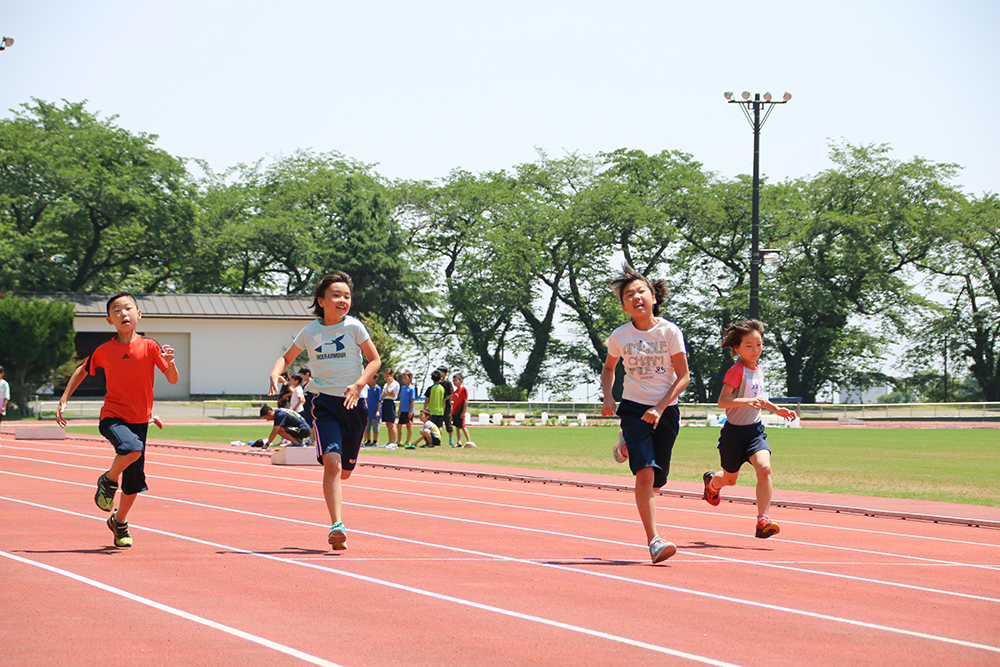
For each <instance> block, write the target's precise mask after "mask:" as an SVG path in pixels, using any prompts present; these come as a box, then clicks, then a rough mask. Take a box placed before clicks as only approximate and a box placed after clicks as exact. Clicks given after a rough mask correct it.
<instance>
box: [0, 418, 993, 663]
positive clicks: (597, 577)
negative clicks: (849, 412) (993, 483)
mask: <svg viewBox="0 0 1000 667" xmlns="http://www.w3.org/2000/svg"><path fill="white" fill-rule="evenodd" d="M0 444H2V447H0V526H2V531H0V582H2V586H0V615H2V622H0V663H2V664H4V665H18V666H32V665H58V664H66V665H93V664H125V665H143V666H144V667H145V666H154V665H184V666H188V665H237V664H252V665H255V666H257V665H298V664H316V665H344V666H347V667H354V666H360V665H380V666H381V665H446V666H451V665H477V666H480V665H483V666H488V665H503V666H504V667H510V666H511V665H572V666H574V667H577V666H579V665H612V664H615V665H618V664H667V665H686V664H709V665H746V666H758V665H759V666H765V665H795V666H797V667H801V666H803V665H804V666H811V665H879V666H883V665H886V664H893V665H949V666H952V665H990V664H992V665H996V664H1000V531H996V530H989V529H977V528H968V527H962V526H951V525H939V524H933V523H922V522H920V523H914V522H909V521H894V520H888V519H878V518H871V517H865V516H853V515H842V514H833V513H820V512H807V511H802V510H785V511H781V510H779V511H776V512H774V513H773V518H774V519H775V520H777V521H778V522H779V523H780V524H781V526H782V531H781V534H780V535H778V536H777V537H775V538H772V539H770V540H766V541H764V540H757V539H754V537H753V523H754V518H753V515H754V512H753V508H752V507H748V506H738V505H730V506H728V507H727V506H726V505H723V506H721V507H719V508H711V507H710V506H708V505H707V504H706V503H704V502H703V501H700V500H693V499H686V498H670V497H664V498H660V499H658V513H659V520H660V527H661V532H662V533H663V534H664V535H665V536H666V537H667V538H668V539H670V540H672V541H673V542H674V543H676V544H677V546H678V553H677V555H676V556H675V557H674V558H672V559H671V560H669V561H666V562H665V563H663V564H661V565H657V566H653V565H651V564H650V563H649V557H648V552H647V550H646V546H645V544H644V541H643V539H642V538H643V535H642V530H641V527H640V526H639V523H638V519H637V514H636V509H635V506H634V504H633V502H632V498H631V496H630V495H628V494H625V493H618V492H614V491H607V490H600V489H593V488H577V487H571V486H551V485H540V484H523V483H518V482H510V481H504V480H494V479H477V478H467V477H455V476H443V475H427V474H421V473H415V472H406V471H397V470H385V469H380V468H365V467H362V468H359V470H358V471H357V473H356V474H355V476H354V477H353V478H352V479H351V480H349V482H348V483H347V484H346V485H345V492H344V496H345V522H346V524H347V527H348V535H349V540H348V547H349V548H348V549H347V550H346V551H343V552H337V553H333V552H331V551H330V550H329V547H328V545H327V543H326V533H327V530H328V525H327V518H328V517H327V516H326V510H325V506H324V503H323V501H322V491H321V487H320V481H319V480H320V475H321V471H320V469H319V468H317V467H303V468H293V467H278V466H271V465H270V464H269V463H268V462H267V460H265V459H258V458H252V457H242V456H241V457H237V456H233V455H229V454H216V453H206V452H195V451H186V450H167V449H161V448H155V449H152V450H151V451H150V453H149V454H148V455H147V456H148V459H149V460H148V462H147V476H148V478H149V485H150V491H149V492H148V493H146V494H143V495H142V496H141V497H140V498H139V499H138V501H137V502H136V505H135V508H134V509H133V512H132V514H131V515H130V517H129V518H130V524H131V527H132V535H133V537H134V538H135V546H133V547H132V548H131V549H116V548H115V547H113V546H111V533H110V531H109V530H108V529H107V527H106V526H104V521H105V519H106V518H107V514H105V513H103V512H101V511H100V510H98V509H97V508H96V507H95V505H94V503H93V495H94V483H95V481H96V479H97V477H98V475H99V474H100V473H101V472H102V471H103V470H104V469H105V468H106V467H107V465H108V462H109V460H110V451H111V450H110V447H109V446H108V445H107V444H106V443H102V442H97V441H91V442H88V441H64V442H53V443H47V442H32V441H14V440H12V439H11V438H10V437H9V436H4V437H3V441H2V443H0ZM671 485H672V484H668V487H669V486H671ZM828 504H831V505H836V504H847V503H843V502H842V501H840V500H839V499H838V498H837V497H829V499H828ZM977 509H978V510H980V511H982V508H977Z"/></svg>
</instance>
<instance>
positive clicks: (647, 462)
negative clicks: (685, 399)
mask: <svg viewBox="0 0 1000 667" xmlns="http://www.w3.org/2000/svg"><path fill="white" fill-rule="evenodd" d="M650 407H652V406H649V405H642V404H640V403H636V402H635V401H629V400H622V402H621V403H619V404H618V416H619V417H621V420H622V434H623V435H624V436H625V445H626V446H627V447H628V465H629V468H631V469H632V474H633V475H635V474H638V472H639V471H640V470H643V469H644V468H654V469H655V471H654V477H653V488H654V489H658V488H660V487H661V486H663V485H664V484H666V483H667V475H669V474H670V457H671V456H672V455H673V452H674V442H675V441H676V440H677V432H678V431H679V430H680V424H681V411H680V408H678V407H677V406H676V405H670V406H667V407H666V408H665V409H664V410H663V414H662V415H660V422H659V424H657V425H656V429H654V428H653V425H652V424H650V423H649V422H647V421H643V420H642V416H643V415H644V414H646V410H648V409H649V408H650Z"/></svg>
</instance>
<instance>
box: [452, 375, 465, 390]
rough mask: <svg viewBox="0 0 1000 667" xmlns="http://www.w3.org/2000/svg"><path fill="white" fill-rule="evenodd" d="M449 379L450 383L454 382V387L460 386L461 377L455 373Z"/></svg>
mask: <svg viewBox="0 0 1000 667" xmlns="http://www.w3.org/2000/svg"><path fill="white" fill-rule="evenodd" d="M451 381H452V384H454V385H455V386H456V387H461V386H462V378H460V377H459V376H457V375H456V376H455V377H453V378H452V379H451Z"/></svg>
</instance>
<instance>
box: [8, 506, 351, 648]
mask: <svg viewBox="0 0 1000 667" xmlns="http://www.w3.org/2000/svg"><path fill="white" fill-rule="evenodd" d="M39 507H42V506H41V505H39ZM50 509H55V508H50ZM80 516H86V515H82V514H81V515H80ZM0 556H3V557H4V558H9V559H11V560H13V561H17V562H18V563H22V564H24V565H32V566H34V567H38V568H41V569H43V570H48V571H49V572H52V573H55V574H58V575H61V576H63V577H68V578H70V579H73V580H75V581H79V582H80V583H84V584H87V585H88V586H93V587H94V588H99V589H101V590H103V591H107V592H108V593H114V594H115V595H119V596H121V597H123V598H126V599H128V600H132V601H133V602H138V603H139V604H144V605H146V606H147V607H152V608H153V609H156V610H159V611H163V612H166V613H168V614H173V615H174V616H178V617H180V618H183V619H184V620H187V621H192V622H194V623H198V624H199V625H204V626H205V627H208V628H212V629H213V630H219V631H220V632H225V633H226V634H230V635H232V636H234V637H237V638H239V639H245V640H247V641H251V642H253V643H255V644H260V645H261V646H263V647H265V648H269V649H271V650H274V651H277V652H279V653H284V654H285V655H289V656H292V657H293V658H298V659H299V660H302V661H303V662H308V663H310V664H313V665H319V666H320V667H342V666H341V665H338V664H337V663H335V662H330V661H329V660H324V659H323V658H320V657H317V656H315V655H311V654H309V653H306V652H304V651H300V650H298V649H295V648H292V647H290V646H285V645H284V644H279V643H278V642H275V641H271V640H270V639H265V638H264V637H259V636H257V635H254V634H251V633H249V632H244V631H243V630H238V629H236V628H234V627H231V626H228V625H224V624H222V623H218V622H216V621H213V620H211V619H207V618H205V617H204V616H198V615H196V614H192V613H190V612H186V611H184V610H182V609H177V608H176V607H171V606H169V605H165V604H163V603H161V602H156V601H155V600H150V599H149V598H144V597H142V596H140V595H136V594H135V593H130V592H128V591H126V590H122V589H121V588H117V587H115V586H109V585H108V584H105V583H102V582H100V581H95V580H94V579H90V578H89V577H85V576H83V575H80V574H76V573H75V572H70V571H68V570H63V569H61V568H58V567H55V566H53V565H48V564H46V563H40V562H38V561H34V560H31V559H30V558H23V557H21V556H15V555H14V554H11V553H8V552H6V551H0Z"/></svg>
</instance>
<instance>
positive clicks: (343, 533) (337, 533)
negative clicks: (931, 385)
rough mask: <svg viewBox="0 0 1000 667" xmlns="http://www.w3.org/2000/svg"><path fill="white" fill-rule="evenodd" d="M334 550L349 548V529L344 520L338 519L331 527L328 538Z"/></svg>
mask: <svg viewBox="0 0 1000 667" xmlns="http://www.w3.org/2000/svg"><path fill="white" fill-rule="evenodd" d="M327 541H328V542H330V546H331V547H333V550H334V551H341V550H343V549H346V548H347V529H346V528H344V522H343V521H338V522H337V523H335V524H333V525H332V526H331V527H330V536H329V538H328V539H327Z"/></svg>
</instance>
